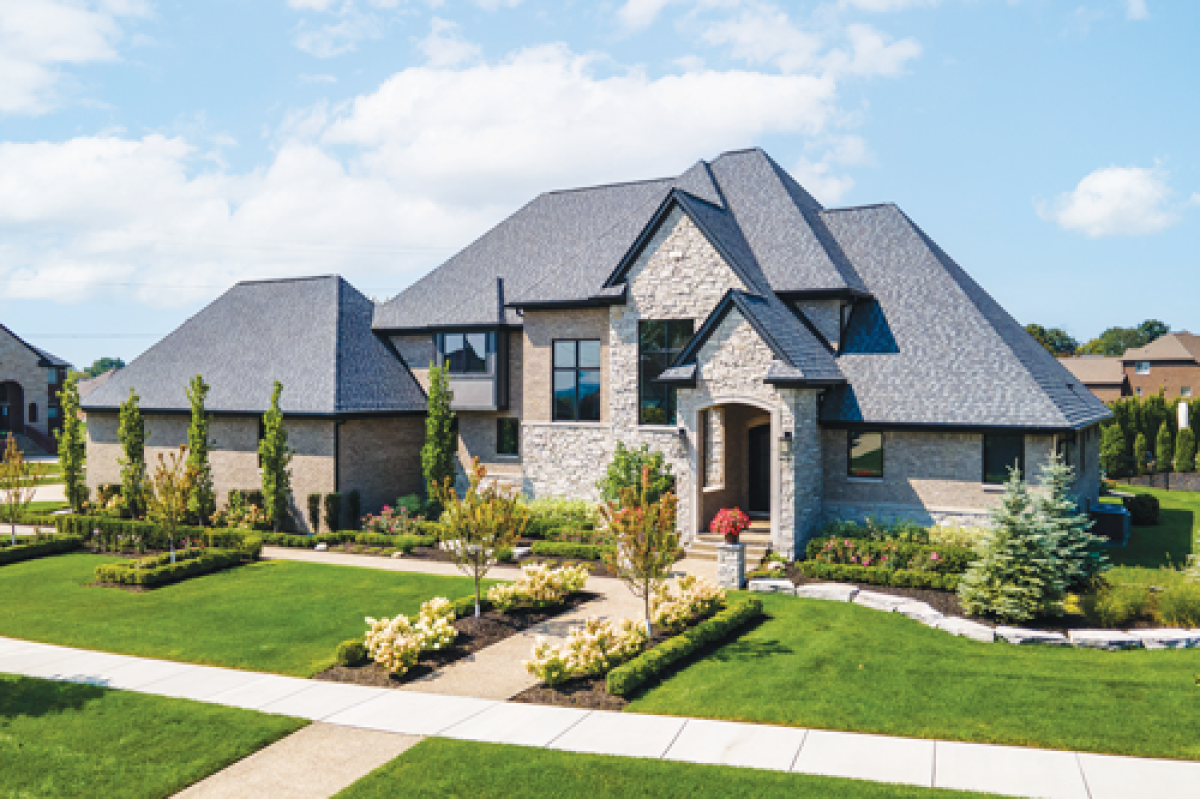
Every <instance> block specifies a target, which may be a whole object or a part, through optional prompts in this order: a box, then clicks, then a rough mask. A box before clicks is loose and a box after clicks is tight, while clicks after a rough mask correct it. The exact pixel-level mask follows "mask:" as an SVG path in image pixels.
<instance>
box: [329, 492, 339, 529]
mask: <svg viewBox="0 0 1200 799" xmlns="http://www.w3.org/2000/svg"><path fill="white" fill-rule="evenodd" d="M325 528H326V529H327V530H329V532H331V533H336V532H337V531H338V530H341V529H342V495H341V494H339V493H337V492H336V491H334V492H331V493H328V494H326V495H325Z"/></svg>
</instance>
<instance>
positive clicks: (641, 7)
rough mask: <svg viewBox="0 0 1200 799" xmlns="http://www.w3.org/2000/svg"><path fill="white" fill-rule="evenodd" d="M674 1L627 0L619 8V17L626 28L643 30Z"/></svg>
mask: <svg viewBox="0 0 1200 799" xmlns="http://www.w3.org/2000/svg"><path fill="white" fill-rule="evenodd" d="M673 2H676V0H625V3H624V5H622V6H621V7H620V8H619V9H617V19H618V20H619V21H620V22H621V25H622V26H623V27H624V28H625V29H626V30H629V31H639V30H643V29H645V28H648V27H650V26H651V25H653V24H654V21H655V20H657V19H658V15H659V14H661V13H662V10H663V9H664V8H666V7H667V6H669V5H671V3H673Z"/></svg>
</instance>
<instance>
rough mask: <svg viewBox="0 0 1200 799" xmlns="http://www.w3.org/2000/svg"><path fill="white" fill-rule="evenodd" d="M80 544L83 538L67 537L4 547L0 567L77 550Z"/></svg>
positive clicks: (0, 554) (0, 552) (1, 552)
mask: <svg viewBox="0 0 1200 799" xmlns="http://www.w3.org/2000/svg"><path fill="white" fill-rule="evenodd" d="M82 544H83V538H82V537H81V536H77V535H67V536H56V537H54V538H46V539H43V540H41V541H34V542H33V543H31V544H17V545H16V546H5V547H3V548H0V566H4V565H6V564H9V563H18V562H20V561H23V560H33V559H34V558H41V557H45V556H46V555H58V554H61V553H63V552H70V551H72V550H75V549H78V548H79V547H80V546H81V545H82Z"/></svg>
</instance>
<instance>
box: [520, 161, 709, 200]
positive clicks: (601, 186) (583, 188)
mask: <svg viewBox="0 0 1200 799" xmlns="http://www.w3.org/2000/svg"><path fill="white" fill-rule="evenodd" d="M690 168H691V167H689V169H690ZM686 172H687V170H686V169H685V170H684V171H683V173H681V174H685V173H686ZM678 179H679V175H674V176H672V177H667V178H647V179H645V180H618V181H617V182H615V183H595V184H593V185H591V186H576V187H575V188H572V189H551V190H550V191H544V192H542V193H541V194H540V195H539V196H541V197H546V196H549V195H552V194H573V193H575V192H580V191H598V190H600V189H615V188H617V187H619V186H643V185H645V184H647V183H669V182H671V181H672V180H678Z"/></svg>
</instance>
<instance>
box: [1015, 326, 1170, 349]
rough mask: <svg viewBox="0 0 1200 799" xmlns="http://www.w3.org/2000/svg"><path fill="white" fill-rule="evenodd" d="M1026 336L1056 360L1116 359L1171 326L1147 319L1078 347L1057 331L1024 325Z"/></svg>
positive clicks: (1072, 339) (1060, 330)
mask: <svg viewBox="0 0 1200 799" xmlns="http://www.w3.org/2000/svg"><path fill="white" fill-rule="evenodd" d="M1025 332H1027V333H1029V335H1031V336H1033V337H1034V338H1035V339H1037V342H1038V343H1039V344H1041V345H1042V346H1043V347H1045V348H1046V350H1047V351H1048V352H1049V353H1050V354H1051V355H1053V356H1055V357H1056V358H1063V357H1066V356H1069V355H1104V356H1107V357H1109V358H1119V357H1121V356H1122V355H1124V354H1125V350H1128V349H1137V348H1138V347H1144V346H1146V345H1147V344H1149V343H1150V342H1151V341H1154V340H1156V339H1160V338H1162V337H1163V336H1165V335H1166V334H1167V333H1170V332H1171V326H1170V325H1168V324H1166V323H1165V322H1160V321H1159V320H1157V319H1147V320H1146V321H1144V322H1142V323H1141V324H1140V325H1138V326H1137V327H1110V328H1108V329H1107V330H1105V331H1104V332H1103V333H1101V334H1100V335H1099V336H1097V337H1096V338H1094V339H1092V340H1090V341H1088V342H1085V343H1083V344H1080V343H1079V342H1078V341H1076V340H1075V339H1074V338H1073V337H1072V336H1071V334H1069V333H1067V332H1066V331H1065V330H1063V329H1062V328H1059V327H1049V328H1047V327H1042V326H1041V325H1039V324H1029V325H1025Z"/></svg>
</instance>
